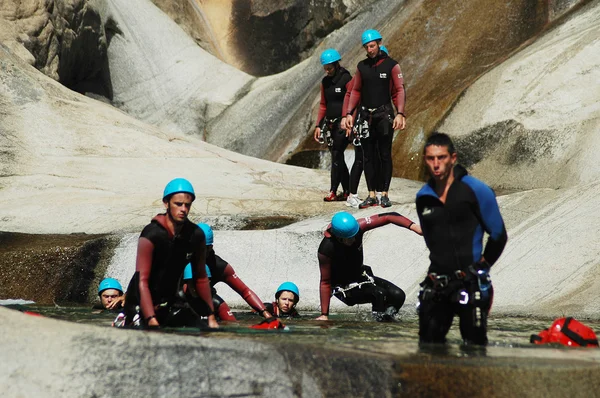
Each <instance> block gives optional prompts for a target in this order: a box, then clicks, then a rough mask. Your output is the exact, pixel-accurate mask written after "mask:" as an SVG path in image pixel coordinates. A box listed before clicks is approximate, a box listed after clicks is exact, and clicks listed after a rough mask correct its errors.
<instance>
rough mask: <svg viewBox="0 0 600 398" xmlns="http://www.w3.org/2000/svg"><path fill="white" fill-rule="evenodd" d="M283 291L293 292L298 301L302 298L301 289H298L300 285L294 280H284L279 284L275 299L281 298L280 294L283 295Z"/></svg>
mask: <svg viewBox="0 0 600 398" xmlns="http://www.w3.org/2000/svg"><path fill="white" fill-rule="evenodd" d="M283 292H292V293H294V295H295V296H296V301H298V300H300V290H298V286H296V284H295V283H293V282H283V283H282V284H281V285H279V287H278V288H277V291H276V292H275V300H277V299H279V296H281V293H283Z"/></svg>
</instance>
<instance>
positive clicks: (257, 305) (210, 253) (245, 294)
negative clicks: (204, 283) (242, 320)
mask: <svg viewBox="0 0 600 398" xmlns="http://www.w3.org/2000/svg"><path fill="white" fill-rule="evenodd" d="M198 227H199V228H200V229H201V230H202V231H203V232H204V236H205V237H206V267H207V268H206V270H207V272H209V273H210V286H211V288H212V292H213V305H216V307H215V313H217V314H218V316H219V318H221V320H223V321H235V320H236V319H235V316H234V315H233V313H232V312H231V310H230V308H229V306H228V305H227V303H226V302H225V301H224V300H223V299H222V298H221V297H220V296H219V295H218V294H217V291H216V289H215V285H216V284H217V283H220V282H223V283H225V284H226V285H227V286H229V287H230V288H232V289H233V290H234V291H235V292H236V293H237V294H239V295H240V296H241V297H242V298H243V299H244V300H245V301H246V303H248V305H249V306H250V307H252V309H253V310H254V311H256V312H257V313H259V314H260V315H261V316H263V317H264V318H271V317H272V315H271V313H270V311H268V310H267V308H266V307H265V305H264V304H263V302H262V300H261V299H260V298H259V297H258V295H257V294H256V293H254V291H253V290H252V289H250V288H249V287H248V286H247V285H246V284H245V283H244V282H243V281H242V280H241V279H240V277H239V276H238V275H237V274H236V272H235V270H234V269H233V267H232V266H231V264H229V263H228V262H227V261H225V260H223V259H222V258H221V257H219V256H218V255H217V254H216V253H215V250H214V232H213V230H212V228H211V227H210V225H208V224H206V223H199V224H198Z"/></svg>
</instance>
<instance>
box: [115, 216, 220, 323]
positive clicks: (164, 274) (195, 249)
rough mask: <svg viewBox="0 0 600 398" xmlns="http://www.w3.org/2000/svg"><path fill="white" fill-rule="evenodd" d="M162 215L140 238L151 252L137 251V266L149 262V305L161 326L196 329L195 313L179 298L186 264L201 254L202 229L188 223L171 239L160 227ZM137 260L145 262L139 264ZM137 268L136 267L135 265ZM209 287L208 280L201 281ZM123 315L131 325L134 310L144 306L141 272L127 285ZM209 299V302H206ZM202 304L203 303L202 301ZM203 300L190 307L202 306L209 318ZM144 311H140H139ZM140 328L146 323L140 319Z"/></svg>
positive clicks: (202, 243) (146, 228)
mask: <svg viewBox="0 0 600 398" xmlns="http://www.w3.org/2000/svg"><path fill="white" fill-rule="evenodd" d="M164 217H166V216H164V215H159V216H157V217H155V218H154V219H153V220H152V222H151V223H150V224H148V225H147V226H146V227H145V228H144V229H143V230H142V233H141V234H140V240H141V239H142V238H145V239H147V240H149V241H150V242H151V243H152V245H153V249H152V250H151V252H150V253H140V250H138V263H139V262H144V261H151V265H150V277H149V281H148V287H149V290H150V295H151V300H152V303H151V305H152V306H153V307H154V311H155V315H156V318H157V320H158V322H159V324H160V325H161V326H199V325H200V323H199V320H200V318H199V316H198V311H200V308H196V309H197V311H194V310H192V309H191V308H190V307H189V305H187V303H185V302H183V301H182V297H181V296H180V294H179V285H180V280H181V276H182V274H183V270H184V268H185V266H186V265H187V264H188V263H190V262H191V263H192V264H195V263H196V262H197V261H201V260H203V259H198V256H200V255H201V253H202V254H204V251H205V247H206V245H205V237H204V232H202V229H200V228H198V226H197V225H196V224H194V223H192V222H190V221H188V220H186V221H185V223H184V225H183V226H182V227H181V229H180V231H179V233H178V234H177V235H175V236H173V237H170V236H169V232H168V231H167V229H166V228H165V227H164V226H163V224H162V222H164ZM140 256H143V257H144V258H143V259H142V260H140ZM138 265H139V264H138ZM204 279H205V282H204V281H202V282H203V283H206V284H208V279H207V278H206V277H204ZM126 296H127V299H126V301H125V314H126V315H127V321H126V324H127V325H129V324H131V322H132V320H133V317H134V316H135V314H137V313H138V311H137V309H136V307H138V306H143V303H144V301H143V299H142V298H141V295H140V272H139V271H138V272H136V273H135V274H134V276H133V278H132V279H131V281H130V282H129V286H128V288H127V293H126ZM208 299H210V298H208ZM203 300H204V301H203ZM205 302H206V298H202V299H200V300H197V301H195V302H194V301H191V302H189V304H190V305H191V306H196V305H200V303H204V304H202V305H203V306H204V307H206V308H203V309H202V311H203V312H204V313H208V314H212V310H210V308H208V306H207V305H206V304H205ZM142 309H143V307H142ZM142 315H143V311H140V316H141V317H142V320H141V321H142V325H145V324H146V322H147V319H144V318H145V317H144V316H142Z"/></svg>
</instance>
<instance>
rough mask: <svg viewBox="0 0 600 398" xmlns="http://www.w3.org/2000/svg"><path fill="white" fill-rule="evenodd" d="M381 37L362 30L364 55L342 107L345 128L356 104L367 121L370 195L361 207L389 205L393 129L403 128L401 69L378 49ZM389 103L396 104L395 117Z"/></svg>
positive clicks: (365, 149)
mask: <svg viewBox="0 0 600 398" xmlns="http://www.w3.org/2000/svg"><path fill="white" fill-rule="evenodd" d="M381 40H382V37H381V34H380V33H379V32H378V31H376V30H373V29H369V30H366V31H365V32H364V33H363V35H362V45H363V47H364V48H365V50H366V52H367V58H366V59H364V60H363V61H360V62H359V63H358V65H357V68H356V73H355V74H354V79H353V80H354V82H353V86H352V93H351V95H350V99H349V101H348V104H347V106H346V109H345V110H344V113H345V114H346V118H345V124H346V126H347V127H348V128H350V129H351V128H352V127H353V124H354V118H353V113H354V111H355V110H356V109H357V106H358V105H359V104H360V108H359V109H358V112H359V113H360V119H361V120H364V121H366V122H367V127H366V128H367V130H368V134H367V133H363V134H362V135H363V137H364V138H363V139H362V140H361V143H362V147H363V156H364V169H365V178H366V180H367V188H368V189H369V197H367V198H366V199H365V201H364V202H362V203H361V204H360V205H359V207H360V208H361V209H363V208H367V207H370V206H376V205H381V207H390V206H391V205H392V203H391V201H390V199H389V197H388V190H389V186H390V182H391V180H392V169H393V165H392V141H393V139H394V130H397V129H400V130H403V129H404V128H405V127H406V119H405V117H404V103H405V99H406V98H405V91H404V79H403V76H402V71H401V70H400V66H399V65H398V62H397V61H395V60H393V59H392V58H390V57H389V56H388V54H387V53H386V52H383V51H381V47H380V44H381ZM392 103H393V104H394V106H395V107H396V112H397V114H396V116H395V117H394V108H393V107H392ZM379 185H380V186H379ZM378 189H381V198H380V199H379V200H378V199H377V197H376V192H377V190H378Z"/></svg>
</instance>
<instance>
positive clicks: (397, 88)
mask: <svg viewBox="0 0 600 398" xmlns="http://www.w3.org/2000/svg"><path fill="white" fill-rule="evenodd" d="M390 85H391V86H392V87H391V93H392V102H393V103H394V106H395V107H396V111H398V113H401V114H402V115H404V103H405V102H406V92H405V91H404V77H403V76H402V71H401V70H400V65H398V64H396V65H394V67H393V68H392V78H391V80H390Z"/></svg>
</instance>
